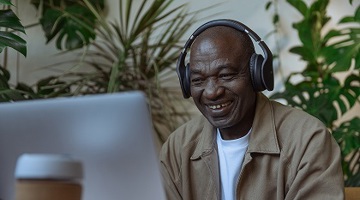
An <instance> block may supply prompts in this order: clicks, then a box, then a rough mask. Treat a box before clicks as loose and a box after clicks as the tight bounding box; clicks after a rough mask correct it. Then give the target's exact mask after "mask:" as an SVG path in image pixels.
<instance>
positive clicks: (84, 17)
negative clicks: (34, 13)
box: [31, 0, 104, 49]
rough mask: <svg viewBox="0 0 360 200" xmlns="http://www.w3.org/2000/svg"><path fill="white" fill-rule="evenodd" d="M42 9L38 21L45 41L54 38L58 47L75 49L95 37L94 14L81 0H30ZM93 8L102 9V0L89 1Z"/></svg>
mask: <svg viewBox="0 0 360 200" xmlns="http://www.w3.org/2000/svg"><path fill="white" fill-rule="evenodd" d="M31 2H32V4H34V5H35V6H36V7H37V8H38V9H39V10H42V11H43V13H42V17H41V19H40V23H41V25H42V27H43V30H44V32H45V36H46V38H47V42H50V41H52V40H54V39H55V38H56V47H57V48H58V49H77V48H80V47H83V46H84V45H88V44H89V43H90V42H91V41H92V40H94V39H95V37H96V33H95V24H96V16H95V15H94V13H93V12H92V11H91V10H90V9H89V8H88V7H87V6H85V5H84V2H83V1H82V0H62V1H52V0H44V2H43V3H40V2H41V0H32V1H31ZM89 2H90V3H91V4H92V5H93V6H94V8H95V9H99V10H102V9H104V0H91V1H89Z"/></svg>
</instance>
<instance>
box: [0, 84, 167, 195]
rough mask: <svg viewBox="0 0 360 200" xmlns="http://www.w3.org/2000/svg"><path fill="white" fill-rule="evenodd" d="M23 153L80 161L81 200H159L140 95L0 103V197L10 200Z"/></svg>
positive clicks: (148, 127)
mask: <svg viewBox="0 0 360 200" xmlns="http://www.w3.org/2000/svg"><path fill="white" fill-rule="evenodd" d="M24 153H60V154H69V155H71V156H73V157H75V158H77V159H79V160H81V161H82V162H83V167H84V180H83V183H82V185H83V199H84V200H99V199H106V200H112V199H114V200H115V199H116V200H117V199H129V200H131V199H134V200H137V199H154V200H161V199H165V195H164V191H163V186H162V182H161V175H160V171H159V162H158V158H157V152H156V148H155V145H154V140H153V127H152V122H151V117H150V113H149V109H148V106H147V103H146V98H145V96H144V95H143V93H141V92H137V91H135V92H123V93H117V94H101V95H100V94H99V95H89V96H83V97H72V98H57V99H46V100H32V101H23V102H16V103H1V104H0V199H1V200H12V199H14V195H15V194H14V193H15V191H14V184H15V178H14V170H15V165H16V160H17V159H18V157H19V156H20V155H22V154H24Z"/></svg>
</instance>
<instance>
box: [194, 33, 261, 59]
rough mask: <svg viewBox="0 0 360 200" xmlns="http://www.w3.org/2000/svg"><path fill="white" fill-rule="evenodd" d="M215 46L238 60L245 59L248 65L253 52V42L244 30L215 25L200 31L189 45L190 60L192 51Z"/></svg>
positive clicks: (206, 49) (204, 51)
mask: <svg viewBox="0 0 360 200" xmlns="http://www.w3.org/2000/svg"><path fill="white" fill-rule="evenodd" d="M215 46H218V47H219V48H222V50H223V51H227V53H228V54H229V56H233V57H236V58H237V59H238V60H239V62H244V61H247V63H246V65H248V64H249V63H248V62H249V60H250V57H251V55H252V54H253V53H254V52H255V49H254V44H253V42H252V40H251V38H250V37H249V35H248V34H247V33H245V32H241V31H239V30H236V29H234V28H231V27H226V26H215V27H211V28H208V29H206V30H205V31H204V32H202V33H200V35H198V36H197V37H196V39H195V41H194V43H193V44H192V46H191V51H190V60H191V57H192V54H193V55H194V52H196V54H199V53H206V52H208V51H212V50H213V49H212V48H214V47H215Z"/></svg>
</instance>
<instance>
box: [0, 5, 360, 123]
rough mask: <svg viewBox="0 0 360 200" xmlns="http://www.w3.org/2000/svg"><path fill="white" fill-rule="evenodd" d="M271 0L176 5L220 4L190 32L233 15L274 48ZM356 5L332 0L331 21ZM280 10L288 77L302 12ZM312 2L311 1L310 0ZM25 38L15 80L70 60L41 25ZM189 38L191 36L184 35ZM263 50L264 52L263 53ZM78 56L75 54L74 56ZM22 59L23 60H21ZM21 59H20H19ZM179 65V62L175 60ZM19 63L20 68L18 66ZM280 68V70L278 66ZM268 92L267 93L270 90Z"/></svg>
mask: <svg viewBox="0 0 360 200" xmlns="http://www.w3.org/2000/svg"><path fill="white" fill-rule="evenodd" d="M29 1H30V0H26V1H24V0H18V4H19V5H18V6H17V9H18V13H19V17H20V19H21V20H22V23H23V24H25V25H27V24H32V23H35V22H37V14H36V11H35V9H34V8H33V6H31V5H29V3H28V2H29ZM267 1H268V0H256V1H250V0H196V1H191V0H182V1H180V0H175V2H174V5H179V4H183V3H186V2H188V3H189V9H190V10H191V11H196V10H199V9H202V8H204V7H207V6H210V5H215V4H218V3H219V5H217V6H216V7H214V8H212V9H210V10H208V11H207V12H203V13H201V14H200V15H199V19H201V20H199V22H197V23H196V24H195V26H194V27H193V28H192V29H191V30H190V31H189V32H188V34H187V35H190V34H191V33H192V31H193V30H194V29H195V28H196V27H197V26H199V25H201V24H203V23H204V22H206V21H208V20H211V19H216V18H231V19H235V20H239V21H241V22H243V23H244V24H246V25H248V26H249V27H250V28H251V29H252V30H254V31H255V32H256V33H257V34H258V35H259V36H260V37H261V38H263V40H265V42H266V43H267V44H268V46H269V47H270V49H275V38H274V36H270V37H267V38H265V36H266V35H267V34H268V33H269V32H271V31H272V30H273V26H272V11H265V4H266V2H267ZM353 1H354V4H355V5H354V6H351V5H349V4H348V3H347V2H348V0H332V1H331V4H330V6H329V9H328V14H329V15H330V16H331V17H332V18H333V20H332V21H331V23H330V26H331V25H334V24H335V23H336V22H338V20H339V19H340V18H341V17H342V16H344V15H347V14H351V13H353V12H354V10H355V8H356V7H357V6H356V5H359V3H360V1H359V0H353ZM107 2H108V3H109V4H110V6H109V17H110V18H114V17H115V16H117V13H118V1H117V0H108V1H107ZM133 2H134V3H136V2H140V0H133ZM278 2H279V11H280V14H281V27H282V32H281V33H280V38H281V43H280V44H281V47H282V51H281V54H280V58H281V63H282V68H281V70H282V72H283V75H284V76H287V75H288V74H289V73H290V72H291V71H300V70H301V69H302V68H303V67H304V63H303V62H301V61H300V60H299V57H298V56H296V55H294V54H290V53H289V52H288V49H289V48H290V47H292V46H294V45H296V44H298V42H299V41H298V39H297V35H296V32H294V30H293V29H292V28H291V24H292V23H293V22H296V21H298V20H300V19H301V16H300V14H299V13H298V12H297V11H296V10H295V9H294V8H293V7H291V6H290V5H288V4H287V3H286V2H285V0H278ZM308 2H311V1H310V0H308ZM24 38H25V39H26V40H27V41H28V56H27V57H26V58H24V57H23V56H17V54H16V53H15V52H14V51H13V50H11V49H10V50H9V51H10V52H11V55H10V57H9V61H10V62H9V63H8V66H9V69H10V70H11V72H12V73H13V74H18V78H16V77H13V78H12V81H13V82H15V81H16V80H18V81H22V82H26V83H30V84H33V83H35V82H36V81H37V80H38V79H39V78H41V77H44V76H48V75H49V73H50V74H51V73H54V72H55V71H54V69H51V70H49V68H47V69H44V67H45V66H48V65H51V64H53V63H57V62H60V61H62V60H65V59H66V60H69V59H68V58H64V56H62V55H60V56H59V55H56V54H57V53H58V51H57V50H56V49H55V48H54V47H53V46H54V44H53V43H52V44H49V45H45V38H44V37H43V32H42V30H41V28H40V27H39V26H38V27H34V28H30V29H27V35H26V36H24ZM184 39H187V38H184ZM259 53H260V52H259ZM2 56H3V55H2V54H0V63H2V60H3V57H2ZM73 56H74V55H73ZM17 58H19V59H17ZM17 60H18V61H19V62H17ZM174 64H175V63H174ZM16 65H18V66H19V67H18V68H17V67H16ZM277 71H278V69H277ZM282 78H283V77H282V76H280V74H279V73H278V74H277V75H276V78H275V80H276V81H275V91H278V90H281V89H282ZM174 84H177V78H176V76H175V74H174ZM266 94H267V93H266ZM352 114H355V115H358V116H360V106H357V107H356V108H355V109H354V111H353V112H352Z"/></svg>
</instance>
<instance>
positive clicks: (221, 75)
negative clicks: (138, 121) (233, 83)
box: [219, 74, 235, 80]
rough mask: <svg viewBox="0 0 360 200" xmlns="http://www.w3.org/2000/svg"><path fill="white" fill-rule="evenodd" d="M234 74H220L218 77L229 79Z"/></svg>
mask: <svg viewBox="0 0 360 200" xmlns="http://www.w3.org/2000/svg"><path fill="white" fill-rule="evenodd" d="M234 76H235V75H234V74H220V75H219V77H220V78H221V79H224V80H231V79H232V78H234Z"/></svg>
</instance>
